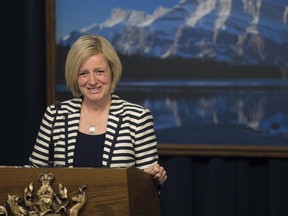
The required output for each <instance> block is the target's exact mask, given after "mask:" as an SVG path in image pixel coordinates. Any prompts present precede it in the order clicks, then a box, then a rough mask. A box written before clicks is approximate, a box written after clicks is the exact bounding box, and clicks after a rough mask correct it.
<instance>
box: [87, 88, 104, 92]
mask: <svg viewBox="0 0 288 216" xmlns="http://www.w3.org/2000/svg"><path fill="white" fill-rule="evenodd" d="M87 89H88V90H89V91H90V92H91V93H97V92H98V91H99V90H100V89H101V86H97V87H89V88H87Z"/></svg>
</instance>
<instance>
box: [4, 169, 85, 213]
mask: <svg viewBox="0 0 288 216" xmlns="http://www.w3.org/2000/svg"><path fill="white" fill-rule="evenodd" d="M38 180H39V182H40V184H41V186H40V188H39V189H38V190H37V191H34V184H33V182H31V183H30V184H29V186H28V187H26V188H25V189H24V194H23V196H19V195H11V194H8V198H7V202H5V203H4V205H3V206H1V205H0V215H1V216H2V215H5V216H10V215H11V216H12V215H14V216H26V215H27V216H44V215H45V216H65V215H67V216H68V215H69V216H77V215H80V214H79V213H80V210H81V209H82V208H83V206H84V205H85V203H86V201H87V194H86V186H85V185H83V186H82V187H80V188H79V193H78V194H77V195H75V196H72V197H71V198H69V197H68V191H67V189H66V188H65V187H64V186H63V185H62V184H61V183H59V186H58V193H55V192H54V190H53V188H52V186H51V183H52V182H53V180H54V174H53V173H50V172H48V171H45V172H43V173H41V174H40V175H39V177H38Z"/></svg>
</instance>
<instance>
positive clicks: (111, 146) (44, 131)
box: [28, 93, 158, 169]
mask: <svg viewBox="0 0 288 216" xmlns="http://www.w3.org/2000/svg"><path fill="white" fill-rule="evenodd" d="M81 104H82V98H73V99H70V100H67V101H63V102H62V105H61V107H60V108H59V110H58V112H57V115H56V108H55V105H50V106H48V107H47V109H46V112H45V114H44V116H43V118H42V122H41V126H40V129H39V132H38V135H37V138H36V143H35V146H34V150H33V152H32V155H31V156H30V158H29V164H30V165H28V167H43V166H48V162H49V144H50V143H51V131H52V130H53V145H54V148H53V152H54V155H53V156H54V166H61V167H73V156H74V149H75V144H76V138H77V133H78V128H79V122H80V109H81ZM53 122H54V129H52V127H53ZM50 152H51V150H50ZM157 161H158V153H157V141H156V136H155V131H154V123H153V117H152V114H151V113H150V111H149V110H148V109H146V108H144V107H142V106H140V105H137V104H133V103H129V102H127V101H124V100H122V99H121V98H120V97H118V96H117V95H115V94H114V93H112V100H111V106H110V110H109V117H108V125H107V131H106V134H105V142H104V153H103V158H102V165H103V166H104V167H111V168H127V167H130V166H136V167H137V168H139V169H144V168H146V167H148V166H149V165H151V164H153V163H155V162H157Z"/></svg>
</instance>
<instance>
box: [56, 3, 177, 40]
mask: <svg viewBox="0 0 288 216" xmlns="http://www.w3.org/2000/svg"><path fill="white" fill-rule="evenodd" d="M179 1H180V0H104V1H103V0H56V20H57V22H56V34H57V35H56V37H57V39H59V37H62V36H64V35H67V34H69V33H70V32H71V31H73V30H79V29H81V28H83V27H86V26H89V25H91V24H93V23H101V22H103V21H105V20H106V19H107V18H108V17H109V16H110V11H111V9H112V8H116V7H118V8H122V9H126V10H128V9H134V10H141V11H145V12H146V13H152V12H153V11H154V10H155V8H157V7H158V6H160V5H162V6H164V7H172V6H174V5H175V4H177V3H179Z"/></svg>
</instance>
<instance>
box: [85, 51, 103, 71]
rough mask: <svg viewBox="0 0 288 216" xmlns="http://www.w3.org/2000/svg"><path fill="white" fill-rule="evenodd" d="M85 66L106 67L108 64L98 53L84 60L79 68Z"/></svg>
mask: <svg viewBox="0 0 288 216" xmlns="http://www.w3.org/2000/svg"><path fill="white" fill-rule="evenodd" d="M86 66H94V67H95V66H96V67H106V66H108V62H107V60H106V58H105V57H104V56H103V55H102V54H100V53H99V54H94V55H92V56H90V57H88V58H87V59H86V60H84V61H83V63H82V65H81V67H80V68H83V67H86Z"/></svg>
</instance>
